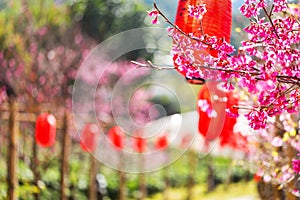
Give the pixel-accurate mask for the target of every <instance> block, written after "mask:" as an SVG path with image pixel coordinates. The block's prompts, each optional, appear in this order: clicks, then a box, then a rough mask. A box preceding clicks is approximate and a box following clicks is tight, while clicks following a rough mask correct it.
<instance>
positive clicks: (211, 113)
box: [198, 99, 217, 118]
mask: <svg viewBox="0 0 300 200" xmlns="http://www.w3.org/2000/svg"><path fill="white" fill-rule="evenodd" d="M198 107H199V109H200V110H201V111H202V112H205V113H206V114H207V116H208V117H209V118H216V117H217V112H216V111H215V110H214V109H212V106H211V105H210V104H209V103H208V102H207V100H206V99H199V100H198Z"/></svg>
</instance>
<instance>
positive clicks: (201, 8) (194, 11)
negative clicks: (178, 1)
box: [188, 4, 207, 20]
mask: <svg viewBox="0 0 300 200" xmlns="http://www.w3.org/2000/svg"><path fill="white" fill-rule="evenodd" d="M205 6H206V5H205V4H201V5H197V6H192V5H188V13H189V16H191V17H194V18H196V19H200V20H201V19H202V18H203V15H204V14H205V13H206V12H207V10H206V7H205Z"/></svg>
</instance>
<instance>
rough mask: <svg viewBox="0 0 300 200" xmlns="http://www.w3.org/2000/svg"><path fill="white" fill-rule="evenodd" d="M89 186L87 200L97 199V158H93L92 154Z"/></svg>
mask: <svg viewBox="0 0 300 200" xmlns="http://www.w3.org/2000/svg"><path fill="white" fill-rule="evenodd" d="M90 170H91V172H90V187H89V200H97V184H96V175H97V170H98V167H97V160H96V158H94V155H93V154H91V155H90Z"/></svg>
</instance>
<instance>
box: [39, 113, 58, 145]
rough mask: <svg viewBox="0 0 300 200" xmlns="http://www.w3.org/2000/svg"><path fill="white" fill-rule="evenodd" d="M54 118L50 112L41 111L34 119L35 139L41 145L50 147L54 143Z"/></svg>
mask: <svg viewBox="0 0 300 200" xmlns="http://www.w3.org/2000/svg"><path fill="white" fill-rule="evenodd" d="M55 137H56V119H55V117H54V116H53V115H52V114H49V113H42V114H40V115H39V116H38V117H37V119H36V125H35V140H36V143H37V144H38V145H40V146H41V147H50V146H52V145H53V144H54V143H55Z"/></svg>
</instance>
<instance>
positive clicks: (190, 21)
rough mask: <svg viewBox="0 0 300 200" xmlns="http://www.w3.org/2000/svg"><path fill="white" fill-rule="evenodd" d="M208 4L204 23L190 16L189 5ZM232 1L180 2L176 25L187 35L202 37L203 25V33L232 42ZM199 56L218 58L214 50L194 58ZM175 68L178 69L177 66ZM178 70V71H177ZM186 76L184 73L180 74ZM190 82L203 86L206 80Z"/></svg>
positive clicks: (182, 0) (190, 80) (193, 0)
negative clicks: (205, 55) (206, 55)
mask: <svg viewBox="0 0 300 200" xmlns="http://www.w3.org/2000/svg"><path fill="white" fill-rule="evenodd" d="M199 4H206V9H207V12H206V13H205V15H204V17H203V19H202V23H200V21H199V20H197V19H195V18H194V17H191V16H189V15H188V5H193V6H196V5H199ZM231 7H232V5H231V0H223V1H219V0H179V1H178V7H177V13H176V19H175V24H176V25H177V26H178V27H179V28H180V29H181V30H182V31H183V32H185V33H193V34H194V35H196V36H201V35H202V31H201V30H200V28H201V24H202V29H203V32H204V33H205V34H207V35H209V36H217V37H218V38H224V39H225V41H227V42H230V35H231V23H232V14H231V9H232V8H231ZM197 54H198V55H199V54H211V55H212V56H217V52H216V51H214V50H210V49H208V50H206V51H201V52H194V56H195V57H197ZM177 57H178V55H177V54H175V55H174V57H173V60H174V61H175V60H176V58H177ZM175 67H176V68H177V66H176V64H175ZM177 70H178V69H177ZM180 73H182V75H184V76H185V73H184V72H180ZM188 82H190V83H193V84H203V83H204V80H203V79H201V78H197V77H195V78H192V79H189V80H188Z"/></svg>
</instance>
